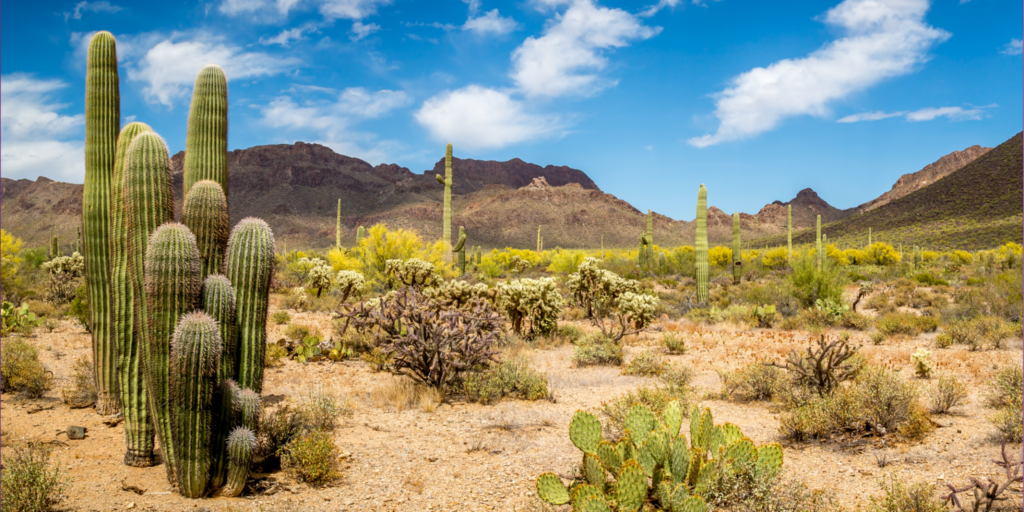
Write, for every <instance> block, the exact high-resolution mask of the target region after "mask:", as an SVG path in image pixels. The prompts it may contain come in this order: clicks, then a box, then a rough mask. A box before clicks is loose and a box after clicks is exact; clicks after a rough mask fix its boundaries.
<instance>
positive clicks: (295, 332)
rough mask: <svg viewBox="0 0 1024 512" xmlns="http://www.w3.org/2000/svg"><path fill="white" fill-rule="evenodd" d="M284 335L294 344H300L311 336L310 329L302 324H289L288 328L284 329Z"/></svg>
mask: <svg viewBox="0 0 1024 512" xmlns="http://www.w3.org/2000/svg"><path fill="white" fill-rule="evenodd" d="M284 335H285V337H286V338H288V339H289V340H291V341H292V342H293V343H298V342H301V341H302V340H304V339H306V338H307V337H308V336H309V327H307V326H305V325H302V324H288V327H286V328H285V329H284Z"/></svg>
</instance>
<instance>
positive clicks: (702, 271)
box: [694, 183, 710, 305]
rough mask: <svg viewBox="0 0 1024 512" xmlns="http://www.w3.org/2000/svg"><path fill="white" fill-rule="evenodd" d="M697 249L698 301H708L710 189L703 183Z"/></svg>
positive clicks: (698, 214) (699, 206)
mask: <svg viewBox="0 0 1024 512" xmlns="http://www.w3.org/2000/svg"><path fill="white" fill-rule="evenodd" d="M694 247H695V249H696V265H695V266H696V268H697V302H699V303H700V304H705V305H706V304H707V303H708V278H709V277H710V269H709V268H708V189H707V188H705V187H704V184H703V183H701V185H700V190H699V191H698V192H697V240H696V242H695V243H694Z"/></svg>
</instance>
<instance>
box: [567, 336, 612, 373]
mask: <svg viewBox="0 0 1024 512" xmlns="http://www.w3.org/2000/svg"><path fill="white" fill-rule="evenodd" d="M622 359H623V352H622V343H617V342H615V341H613V340H612V339H611V338H608V337H607V336H604V335H602V334H600V333H594V334H589V335H587V336H585V337H583V339H581V340H579V342H577V344H576V348H575V349H574V350H573V354H572V362H573V363H574V364H575V365H576V367H577V368H583V367H585V366H620V365H622Z"/></svg>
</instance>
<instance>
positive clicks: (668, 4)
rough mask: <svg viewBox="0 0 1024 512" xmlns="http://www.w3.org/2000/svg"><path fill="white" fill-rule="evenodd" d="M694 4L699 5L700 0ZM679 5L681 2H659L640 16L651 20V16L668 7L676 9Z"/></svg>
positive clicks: (667, 0) (694, 1) (666, 0)
mask: <svg viewBox="0 0 1024 512" xmlns="http://www.w3.org/2000/svg"><path fill="white" fill-rule="evenodd" d="M693 3H695V4H699V3H700V0H693ZM677 5H679V0H659V1H658V3H656V4H654V5H652V6H650V7H648V8H647V9H644V10H643V11H642V12H640V14H639V16H643V17H645V18H649V17H651V16H654V15H655V14H658V11H660V10H662V9H664V8H666V7H668V8H670V9H674V8H675V7H676V6H677Z"/></svg>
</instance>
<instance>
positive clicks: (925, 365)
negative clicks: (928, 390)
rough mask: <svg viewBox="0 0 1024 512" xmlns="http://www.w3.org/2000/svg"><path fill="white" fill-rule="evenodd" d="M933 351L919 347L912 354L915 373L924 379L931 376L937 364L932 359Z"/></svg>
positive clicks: (911, 360) (911, 359)
mask: <svg viewBox="0 0 1024 512" xmlns="http://www.w3.org/2000/svg"><path fill="white" fill-rule="evenodd" d="M931 357H932V353H931V352H929V351H928V350H927V349H924V348H919V349H917V351H916V352H914V353H913V354H911V355H910V362H911V363H913V364H914V373H916V374H917V376H918V377H921V378H922V379H927V378H929V377H931V375H932V370H933V369H935V364H934V363H932V361H931Z"/></svg>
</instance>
